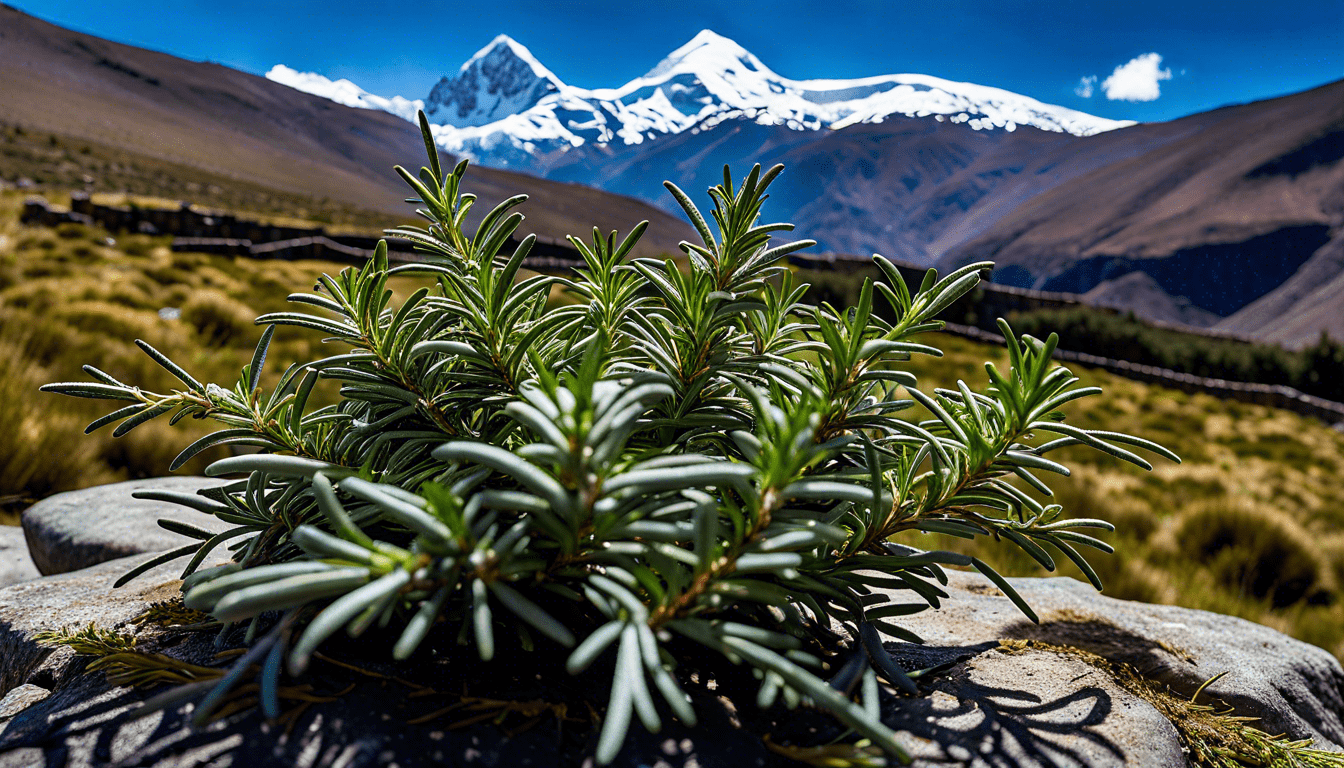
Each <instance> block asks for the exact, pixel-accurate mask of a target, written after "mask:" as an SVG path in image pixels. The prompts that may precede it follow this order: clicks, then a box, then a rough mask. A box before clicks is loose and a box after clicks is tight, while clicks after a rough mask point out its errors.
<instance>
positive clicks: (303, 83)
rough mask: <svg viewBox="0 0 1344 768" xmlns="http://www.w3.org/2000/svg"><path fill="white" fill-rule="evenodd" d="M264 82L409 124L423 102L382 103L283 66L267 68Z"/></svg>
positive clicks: (348, 87)
mask: <svg viewBox="0 0 1344 768" xmlns="http://www.w3.org/2000/svg"><path fill="white" fill-rule="evenodd" d="M266 79H267V80H271V81H273V82H277V83H280V84H281V85H287V86H289V87H290V88H293V89H294V90H296V91H303V92H304V93H311V94H313V95H314V96H321V97H322V98H324V99H331V100H332V101H334V102H336V103H337V104H344V105H345V106H347V107H358V108H359V109H381V110H382V111H384V112H391V113H392V114H394V115H396V116H397V117H400V118H403V119H405V120H410V121H411V122H415V113H416V112H418V111H419V110H421V109H424V108H425V102H423V101H421V100H419V99H416V100H415V101H411V100H410V99H404V98H402V97H400V96H393V97H392V98H390V99H385V98H383V97H382V96H375V95H374V94H372V93H369V92H368V91H366V90H364V89H363V88H360V87H359V86H357V85H355V84H354V83H352V82H350V81H349V80H335V81H333V80H330V79H328V78H325V77H323V76H322V75H319V74H316V73H314V72H299V71H297V70H295V69H291V68H290V67H287V66H285V65H284V64H276V65H275V66H274V67H271V71H269V72H267V73H266Z"/></svg>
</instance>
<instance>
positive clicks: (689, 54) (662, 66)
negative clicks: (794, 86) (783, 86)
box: [644, 29, 773, 79]
mask: <svg viewBox="0 0 1344 768" xmlns="http://www.w3.org/2000/svg"><path fill="white" fill-rule="evenodd" d="M743 67H745V68H746V69H747V70H749V71H752V72H761V73H764V74H767V75H773V73H772V72H771V71H770V69H769V68H768V67H766V66H765V65H764V64H762V63H761V60H760V59H758V58H756V57H755V56H754V55H752V53H751V52H750V51H748V50H747V49H746V48H743V47H742V46H741V45H739V44H738V43H737V41H736V40H733V39H732V38H728V37H724V36H723V35H720V34H719V33H717V32H715V31H714V30H712V29H702V30H700V31H699V32H697V33H696V35H695V37H692V38H691V39H690V40H689V41H687V42H686V44H685V45H682V46H681V47H680V48H678V49H676V50H675V51H673V52H671V53H669V54H668V55H667V56H666V58H664V59H663V60H662V61H660V62H658V64H657V65H656V66H655V67H654V68H653V69H651V70H649V72H648V74H646V75H644V78H645V79H651V78H659V77H662V76H664V75H667V74H669V73H671V72H674V71H676V70H681V71H694V72H714V71H718V72H724V71H733V70H738V69H741V68H743Z"/></svg>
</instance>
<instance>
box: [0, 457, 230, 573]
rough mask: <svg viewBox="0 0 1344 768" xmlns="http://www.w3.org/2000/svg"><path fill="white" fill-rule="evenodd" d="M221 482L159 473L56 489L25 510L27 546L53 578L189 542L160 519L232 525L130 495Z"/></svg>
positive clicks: (202, 525) (219, 527) (185, 489)
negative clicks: (70, 488)
mask: <svg viewBox="0 0 1344 768" xmlns="http://www.w3.org/2000/svg"><path fill="white" fill-rule="evenodd" d="M222 482H223V481H221V480H216V479H212V478H206V477H156V478H150V479H147V480H131V481H128V482H124V483H113V484H111V485H100V486H97V487H94V488H85V489H83V490H79V491H67V492H66V493H58V494H56V495H55V496H51V497H48V498H46V499H43V500H42V501H39V502H38V503H36V504H34V505H33V506H31V507H29V508H28V509H26V510H24V512H23V531H24V535H25V536H27V539H28V550H29V552H30V553H31V555H32V558H33V562H34V563H36V564H37V568H38V570H39V571H41V572H42V573H43V574H45V575H48V576H50V575H52V574H56V573H69V572H71V571H78V570H80V569H81V568H87V567H89V566H91V565H96V564H98V563H103V562H107V561H108V560H115V559H117V558H119V557H127V556H128V555H137V554H141V553H144V552H162V551H164V550H168V549H173V548H174V547H180V546H182V545H183V544H186V543H189V540H188V539H185V538H184V537H182V536H181V535H179V534H176V533H172V532H170V531H167V530H164V529H163V528H160V527H159V525H158V521H159V519H160V518H168V519H171V520H176V521H178V522H183V523H189V524H191V525H194V526H196V527H198V528H204V529H205V530H208V531H211V532H219V531H222V530H224V529H225V528H228V527H229V526H228V525H227V524H226V523H221V522H220V521H219V520H218V519H216V518H215V517H214V516H212V515H206V514H202V513H200V512H197V511H195V510H192V509H188V508H186V507H183V506H180V505H177V504H170V503H168V502H163V501H146V500H142V499H135V498H131V493H132V492H133V491H138V490H145V489H155V490H165V491H175V492H177V493H195V492H196V491H197V490H198V489H200V488H206V487H210V486H214V485H220V484H221V483H222Z"/></svg>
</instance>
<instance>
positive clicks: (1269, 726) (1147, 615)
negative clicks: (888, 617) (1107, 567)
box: [902, 572, 1344, 749]
mask: <svg viewBox="0 0 1344 768" xmlns="http://www.w3.org/2000/svg"><path fill="white" fill-rule="evenodd" d="M949 576H950V580H951V583H950V586H951V587H952V588H953V590H952V592H953V594H952V598H951V599H950V600H948V601H947V602H946V603H945V610H941V611H926V612H924V613H922V614H916V615H915V616H911V617H909V618H907V619H903V620H902V626H905V627H906V628H908V629H910V630H911V631H913V632H914V633H915V634H917V635H919V636H920V637H922V638H923V639H924V641H925V642H926V643H928V644H929V645H933V646H950V645H970V646H974V645H976V644H982V643H990V642H997V641H998V640H1000V639H1032V640H1040V641H1043V642H1047V643H1050V644H1052V645H1059V646H1071V647H1074V648H1081V649H1083V650H1086V651H1091V652H1093V653H1095V654H1097V655H1099V656H1103V657H1105V658H1107V659H1110V660H1112V661H1120V662H1125V663H1127V664H1129V665H1130V666H1132V667H1134V668H1135V669H1136V670H1138V671H1139V672H1141V673H1142V674H1143V675H1144V676H1145V677H1147V678H1149V679H1152V680H1156V681H1158V682H1160V683H1163V684H1165V685H1168V686H1170V687H1171V689H1172V690H1173V691H1175V692H1176V693H1178V694H1181V695H1184V696H1190V695H1192V694H1193V693H1194V692H1195V691H1196V690H1197V689H1198V688H1199V686H1200V685H1201V684H1203V683H1204V682H1205V681H1207V680H1209V679H1210V678H1212V677H1214V676H1215V675H1218V674H1220V673H1224V672H1226V673H1228V674H1227V675H1226V676H1225V677H1223V678H1222V679H1220V680H1218V681H1217V682H1215V683H1213V684H1212V685H1210V686H1209V687H1208V688H1207V689H1205V690H1206V694H1207V695H1208V696H1210V697H1212V698H1214V699H1221V700H1222V701H1224V702H1226V703H1228V704H1230V705H1232V706H1233V707H1234V708H1235V709H1236V710H1237V713H1238V714H1240V715H1245V716H1249V717H1256V718H1259V721H1258V722H1257V723H1256V724H1255V727H1256V728H1259V729H1260V730H1263V731H1266V732H1268V733H1271V734H1277V733H1285V734H1288V735H1290V736H1291V737H1292V738H1299V739H1300V738H1312V739H1315V740H1316V741H1317V742H1318V743H1321V744H1325V745H1327V746H1329V747H1332V748H1334V749H1339V748H1340V745H1344V670H1342V669H1341V668H1340V664H1339V661H1338V660H1336V659H1335V657H1333V656H1331V655H1330V654H1329V653H1327V652H1326V651H1324V650H1322V649H1321V648H1317V647H1316V646H1314V645H1309V644H1307V643H1304V642H1301V641H1299V640H1294V639H1293V638H1291V637H1288V636H1287V635H1285V634H1283V633H1281V632H1277V631H1275V630H1273V629H1270V628H1269V627H1266V626H1263V625H1261V624H1256V623H1254V622H1250V621H1246V620H1245V619H1238V618H1234V617H1232V616H1224V615H1222V614H1217V613H1210V612H1207V611H1196V610H1191V609H1188V608H1179V607H1176V606H1168V605H1149V604H1147V603H1138V602H1132V601H1129V600H1116V599H1114V598H1110V597H1105V596H1104V595H1100V594H1098V593H1097V592H1096V591H1095V590H1094V589H1092V587H1091V586H1090V585H1088V584H1086V583H1083V582H1079V581H1075V580H1073V579H1068V578H1051V579H1011V580H1010V581H1011V583H1012V584H1013V586H1014V588H1015V589H1017V591H1018V592H1019V593H1020V594H1021V595H1022V597H1023V598H1024V599H1025V600H1026V601H1027V603H1028V604H1029V605H1031V606H1032V607H1033V608H1034V609H1035V610H1036V612H1037V614H1038V615H1039V616H1040V619H1041V624H1039V625H1035V624H1032V623H1031V622H1029V621H1027V620H1026V619H1025V618H1023V616H1022V614H1021V613H1020V612H1019V611H1018V610H1017V609H1016V608H1015V607H1014V606H1013V605H1012V603H1010V602H1009V601H1008V599H1007V598H1005V597H1003V596H1002V594H1001V593H1000V592H999V591H998V590H997V589H995V588H994V587H993V586H992V585H990V584H988V583H987V582H986V581H985V580H984V579H983V578H981V577H980V576H979V575H978V574H971V573H964V572H949ZM1201 701H1205V700H1204V699H1203V698H1201ZM1206 703H1207V702H1206Z"/></svg>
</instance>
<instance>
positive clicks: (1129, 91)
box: [1101, 53, 1171, 101]
mask: <svg viewBox="0 0 1344 768" xmlns="http://www.w3.org/2000/svg"><path fill="white" fill-rule="evenodd" d="M1170 79H1171V70H1170V69H1162V56H1161V55H1159V54H1156V53H1145V54H1143V55H1142V56H1135V57H1134V58H1132V59H1130V60H1129V62H1128V63H1125V64H1121V65H1120V66H1118V67H1116V68H1115V71H1114V72H1112V73H1111V76H1110V77H1108V78H1106V79H1105V80H1102V81H1101V89H1102V90H1103V91H1105V92H1106V98H1108V99H1110V100H1111V101H1155V100H1156V99H1157V97H1158V96H1161V95H1162V89H1161V87H1160V86H1159V85H1158V83H1160V82H1161V81H1163V80H1170Z"/></svg>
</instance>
